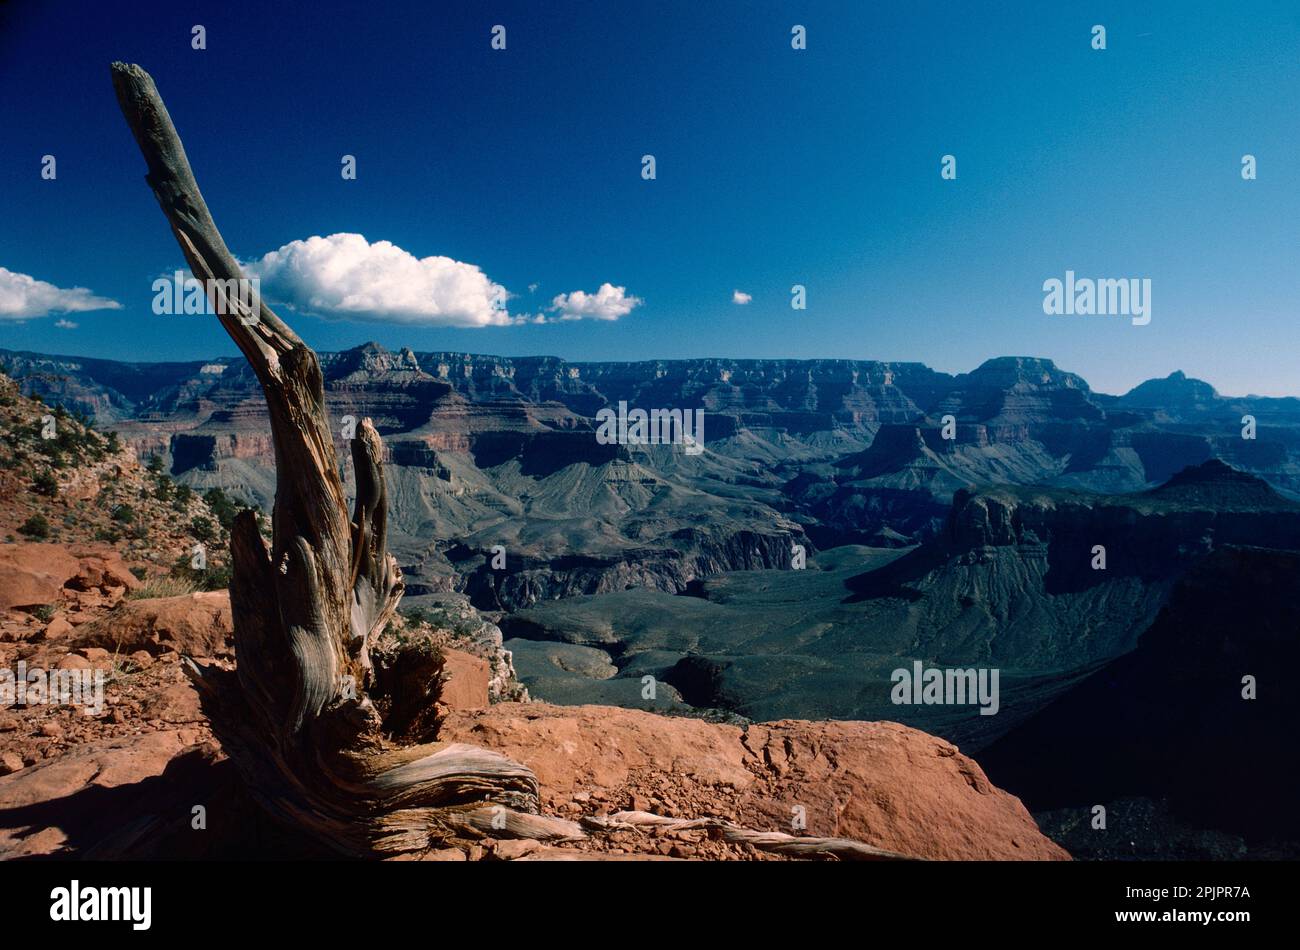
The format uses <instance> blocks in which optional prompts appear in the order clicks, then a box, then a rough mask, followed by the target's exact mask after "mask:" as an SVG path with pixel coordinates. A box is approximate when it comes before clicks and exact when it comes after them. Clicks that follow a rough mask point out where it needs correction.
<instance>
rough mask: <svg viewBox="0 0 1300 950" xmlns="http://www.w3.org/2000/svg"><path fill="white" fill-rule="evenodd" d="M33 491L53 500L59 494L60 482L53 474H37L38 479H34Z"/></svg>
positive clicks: (45, 472)
mask: <svg viewBox="0 0 1300 950" xmlns="http://www.w3.org/2000/svg"><path fill="white" fill-rule="evenodd" d="M32 491H34V492H36V494H38V495H45V496H46V497H49V498H53V497H54V496H55V495H57V494H58V493H59V480H58V479H57V478H55V477H54V473H53V472H48V471H44V472H37V473H36V477H35V478H33V479H32Z"/></svg>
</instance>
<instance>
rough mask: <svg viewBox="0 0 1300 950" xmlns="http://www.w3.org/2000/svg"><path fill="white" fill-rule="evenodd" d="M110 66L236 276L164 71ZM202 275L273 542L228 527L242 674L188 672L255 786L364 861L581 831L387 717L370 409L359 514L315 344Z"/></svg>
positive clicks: (166, 173)
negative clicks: (255, 417)
mask: <svg viewBox="0 0 1300 950" xmlns="http://www.w3.org/2000/svg"><path fill="white" fill-rule="evenodd" d="M112 75H113V85H114V88H115V89H116V91H117V99H118V103H119V104H120V105H121V107H122V113H123V115H124V116H125V117H126V120H127V123H128V124H129V125H130V127H131V132H132V134H133V135H134V136H135V140H136V143H137V144H138V145H139V146H140V151H141V152H142V153H143V154H144V158H145V162H146V164H147V165H148V174H147V175H146V177H145V181H146V182H148V184H149V187H150V188H152V189H153V193H154V196H155V197H156V198H157V199H158V204H159V206H160V207H161V208H162V211H163V214H164V215H165V216H166V218H167V222H168V223H169V224H170V225H171V229H172V233H173V234H174V235H175V236H176V240H177V242H178V243H179V244H180V247H181V251H182V252H183V253H184V255H185V259H186V260H187V261H188V262H189V265H190V269H191V271H192V272H193V274H194V276H195V277H196V278H198V279H199V280H201V281H204V282H209V281H232V280H239V279H241V278H242V274H241V271H240V267H239V264H238V262H237V261H236V260H235V258H234V257H233V256H232V255H231V253H230V251H229V250H228V249H227V248H226V243H225V241H224V240H223V239H222V237H221V234H220V232H219V231H218V230H217V226H216V224H214V223H213V220H212V216H211V214H209V212H208V208H207V205H206V203H205V202H204V200H203V196H202V194H200V192H199V188H198V185H197V184H196V183H195V180H194V175H193V173H192V172H191V170H190V164H189V160H188V159H187V158H186V156H185V149H184V147H183V146H182V145H181V141H180V138H179V136H178V135H177V133H176V129H175V128H174V127H173V125H172V122H171V118H170V116H169V115H168V114H167V109H166V107H165V106H164V105H163V102H162V99H161V98H160V97H159V95H158V91H157V89H156V88H155V87H154V83H153V80H152V79H151V78H150V76H149V74H148V73H146V72H145V71H144V70H143V69H141V68H140V67H139V66H134V65H127V64H124V63H114V64H113V66H112ZM205 286H207V287H208V288H209V299H210V300H211V302H212V305H213V309H214V311H216V313H217V317H218V319H219V320H220V321H221V324H222V326H224V327H225V329H226V332H227V333H229V334H230V336H231V338H232V339H233V340H234V341H235V343H236V344H237V345H238V346H239V349H240V350H241V351H242V352H243V354H244V356H245V357H246V358H247V359H248V362H249V364H250V365H251V366H252V368H253V371H254V372H255V373H256V374H257V378H258V380H259V382H260V383H261V386H262V391H263V393H265V395H266V404H267V407H268V408H269V410H270V416H271V430H272V437H273V442H274V446H275V468H276V494H275V506H274V512H273V518H272V540H271V544H270V547H269V548H268V546H267V545H266V543H265V542H264V541H263V539H262V536H261V534H260V532H259V529H258V524H257V518H256V516H255V515H254V514H253V513H252V512H244V513H243V514H241V515H240V516H239V517H238V518H237V519H236V521H235V524H234V527H233V529H232V532H231V560H232V567H233V580H232V582H231V586H230V598H231V608H232V611H233V615H234V632H235V651H236V674H234V675H232V674H229V673H226V672H224V671H222V670H219V669H216V668H206V669H200V668H199V667H198V666H197V665H194V664H191V666H190V670H191V675H192V677H193V678H194V679H195V681H196V683H197V684H198V686H199V688H200V693H201V695H202V696H203V698H204V703H205V708H206V709H207V711H208V714H209V718H210V719H211V720H212V724H213V728H214V729H215V730H216V732H217V734H218V736H219V738H220V739H221V741H222V744H223V746H224V747H225V749H226V752H227V754H229V755H230V756H231V757H232V758H233V759H234V760H235V762H236V764H237V765H238V766H239V768H240V770H241V772H242V773H243V775H244V776H245V779H246V780H247V782H248V784H249V786H250V788H251V790H252V791H253V793H254V794H255V795H256V796H257V797H258V798H259V800H260V801H261V802H262V803H263V804H264V805H265V806H266V807H267V808H268V809H269V810H270V811H271V812H272V813H273V814H276V815H278V816H279V817H281V818H282V819H284V820H285V821H287V822H289V823H290V824H292V825H294V826H296V827H298V828H300V829H305V830H307V831H309V832H312V833H314V834H315V835H316V836H318V837H320V838H322V839H324V840H325V841H327V842H329V843H330V844H332V845H334V846H335V847H337V848H339V849H340V850H342V851H344V852H347V853H350V854H356V855H381V854H385V853H393V852H401V851H411V850H419V849H422V848H426V847H429V846H430V845H431V844H432V843H436V842H437V841H440V840H444V839H445V838H447V837H450V836H454V835H463V834H467V833H475V832H474V829H476V828H477V829H482V828H484V827H487V828H489V829H492V830H493V831H494V833H497V834H502V833H504V834H510V833H516V834H526V835H528V836H530V837H565V836H568V835H577V836H581V834H582V832H581V831H580V830H579V829H578V828H577V826H576V825H573V824H572V823H569V822H563V821H558V820H556V819H548V818H543V817H542V816H540V815H537V814H536V812H537V811H538V807H537V782H536V779H535V778H534V776H533V774H532V773H531V772H530V771H529V770H528V769H527V768H525V767H524V766H522V765H519V764H517V763H514V762H511V761H510V760H508V759H506V758H505V757H504V756H501V755H499V754H497V753H495V752H490V751H487V750H483V749H476V748H474V747H471V746H466V745H451V746H445V747H437V746H427V745H411V744H403V742H402V738H403V737H402V736H401V735H396V736H395V735H393V734H392V731H391V730H390V729H387V728H385V726H386V722H388V721H389V720H392V719H395V718H403V719H404V720H405V721H409V720H410V718H411V717H410V716H409V715H407V716H404V717H399V716H394V715H393V713H394V712H396V711H394V710H391V709H390V710H388V711H387V712H388V715H385V711H384V710H381V709H380V708H378V707H377V706H376V704H375V703H374V702H372V701H371V698H370V692H371V691H373V692H374V693H375V695H377V696H379V695H384V688H383V687H384V683H383V679H384V676H385V670H383V669H377V668H376V667H375V666H374V665H373V663H372V659H371V647H372V645H373V644H374V641H375V638H376V637H377V636H378V635H379V634H380V633H381V632H382V631H383V629H384V626H385V624H386V623H387V622H388V620H389V619H390V618H391V617H392V615H393V613H394V611H395V610H396V608H397V603H398V600H399V599H400V598H401V595H402V581H401V573H400V571H399V570H398V569H397V564H396V562H395V561H394V559H393V557H392V556H391V555H390V554H389V553H388V551H387V548H386V547H385V532H386V519H387V501H386V497H385V488H384V476H383V463H382V452H383V448H382V444H381V442H380V439H379V435H378V433H377V432H376V431H375V429H374V426H373V425H371V422H370V420H369V419H366V420H364V421H363V422H362V423H361V425H360V426H359V427H358V430H357V435H356V438H355V439H353V441H352V461H353V466H354V469H355V473H356V486H357V497H356V504H355V508H354V512H353V515H352V518H351V519H349V517H348V513H347V499H346V497H345V494H344V490H343V484H342V481H341V480H340V478H339V474H338V463H337V459H336V457H335V450H334V440H333V436H332V433H331V429H330V423H329V419H328V416H327V414H326V410H325V393H324V381H323V378H322V375H321V369H320V363H319V361H318V360H317V357H316V354H315V353H314V352H313V351H312V350H311V349H310V348H309V347H308V346H307V345H306V344H305V343H303V341H302V340H300V339H299V338H298V336H297V335H296V334H295V333H294V332H293V331H292V330H291V329H290V328H289V327H288V326H287V325H286V324H285V323H284V322H283V321H281V320H280V318H279V317H277V316H276V315H275V313H274V312H272V310H271V309H270V307H268V306H267V305H266V304H265V302H262V301H260V299H259V300H258V303H257V312H256V313H253V312H251V311H250V308H249V307H247V306H246V305H245V303H244V302H243V301H242V300H241V299H240V297H239V296H238V295H232V294H231V293H229V292H228V291H225V290H222V289H221V287H222V286H223V285H220V284H214V283H205ZM224 286H233V285H224ZM214 288H215V289H214ZM436 674H437V668H436V665H435V666H432V667H430V675H435V676H436ZM400 712H409V710H406V711H400Z"/></svg>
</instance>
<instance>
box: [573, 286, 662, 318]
mask: <svg viewBox="0 0 1300 950" xmlns="http://www.w3.org/2000/svg"><path fill="white" fill-rule="evenodd" d="M641 303H642V301H641V298H639V297H633V296H632V295H630V294H629V293H628V292H627V288H626V287H615V286H614V285H613V284H610V283H604V284H601V285H600V289H599V290H597V291H596V292H595V293H594V294H589V293H587V292H586V291H585V290H575V291H573V293H569V294H556V295H555V298H554V299H553V300H552V301H551V310H552V311H553V312H555V313H556V314H557V315H556V316H555V317H552V318H551V319H553V320H583V319H592V320H617V319H618V318H619V317H626V316H627V315H628V314H629V313H631V312H632V308H633V307H636V306H638V305H639V304H641Z"/></svg>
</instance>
